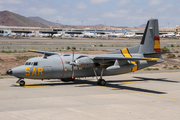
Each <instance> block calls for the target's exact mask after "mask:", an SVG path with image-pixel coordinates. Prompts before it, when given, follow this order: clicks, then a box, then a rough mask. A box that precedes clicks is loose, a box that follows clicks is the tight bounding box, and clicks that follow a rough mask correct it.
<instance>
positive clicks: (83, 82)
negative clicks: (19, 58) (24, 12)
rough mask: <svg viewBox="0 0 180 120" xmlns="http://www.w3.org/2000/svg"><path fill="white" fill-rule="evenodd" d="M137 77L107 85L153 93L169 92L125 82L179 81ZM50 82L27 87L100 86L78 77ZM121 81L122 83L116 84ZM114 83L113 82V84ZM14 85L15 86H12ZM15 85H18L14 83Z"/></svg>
mask: <svg viewBox="0 0 180 120" xmlns="http://www.w3.org/2000/svg"><path fill="white" fill-rule="evenodd" d="M134 78H137V80H113V81H112V80H109V81H106V87H109V88H112V90H120V89H122V90H131V91H137V92H146V93H153V94H167V93H166V92H161V91H156V90H149V89H144V88H137V87H130V86H125V85H123V84H126V83H123V82H141V81H142V82H145V81H149V80H151V81H161V82H173V83H178V82H177V81H172V80H164V79H165V78H163V79H153V78H144V77H134ZM46 82H48V83H41V84H27V85H25V87H38V86H62V85H76V86H75V87H93V86H98V85H97V81H94V80H93V81H92V80H85V79H76V80H75V81H74V82H72V81H71V82H61V81H60V80H59V81H58V80H53V81H46ZM118 82H120V83H121V84H115V83H118ZM112 83H113V84H112ZM12 87H13V86H12ZM14 87H18V86H16V85H14Z"/></svg>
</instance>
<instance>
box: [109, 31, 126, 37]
mask: <svg viewBox="0 0 180 120" xmlns="http://www.w3.org/2000/svg"><path fill="white" fill-rule="evenodd" d="M126 32H127V29H125V31H124V33H116V32H115V31H114V33H111V34H109V35H108V37H124V36H125V35H126Z"/></svg>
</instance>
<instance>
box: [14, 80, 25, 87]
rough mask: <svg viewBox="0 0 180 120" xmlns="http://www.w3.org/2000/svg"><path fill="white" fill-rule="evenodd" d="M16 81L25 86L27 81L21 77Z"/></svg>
mask: <svg viewBox="0 0 180 120" xmlns="http://www.w3.org/2000/svg"><path fill="white" fill-rule="evenodd" d="M16 83H19V85H20V86H24V85H25V84H26V83H25V81H24V80H21V79H19V80H18V81H17V82H16Z"/></svg>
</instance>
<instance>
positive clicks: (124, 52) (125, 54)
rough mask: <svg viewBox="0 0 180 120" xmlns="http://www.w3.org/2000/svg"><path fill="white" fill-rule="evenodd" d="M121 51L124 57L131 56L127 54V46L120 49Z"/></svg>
mask: <svg viewBox="0 0 180 120" xmlns="http://www.w3.org/2000/svg"><path fill="white" fill-rule="evenodd" d="M121 52H122V54H123V55H124V56H125V57H131V55H130V54H129V52H128V50H127V48H124V49H121Z"/></svg>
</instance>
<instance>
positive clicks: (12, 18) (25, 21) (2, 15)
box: [0, 10, 48, 28]
mask: <svg viewBox="0 0 180 120" xmlns="http://www.w3.org/2000/svg"><path fill="white" fill-rule="evenodd" d="M0 25H2V26H20V27H42V28H48V26H47V25H44V24H42V23H40V22H36V21H34V20H31V19H29V18H27V17H24V16H21V15H19V14H16V13H12V12H9V11H7V10H5V11H0Z"/></svg>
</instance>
